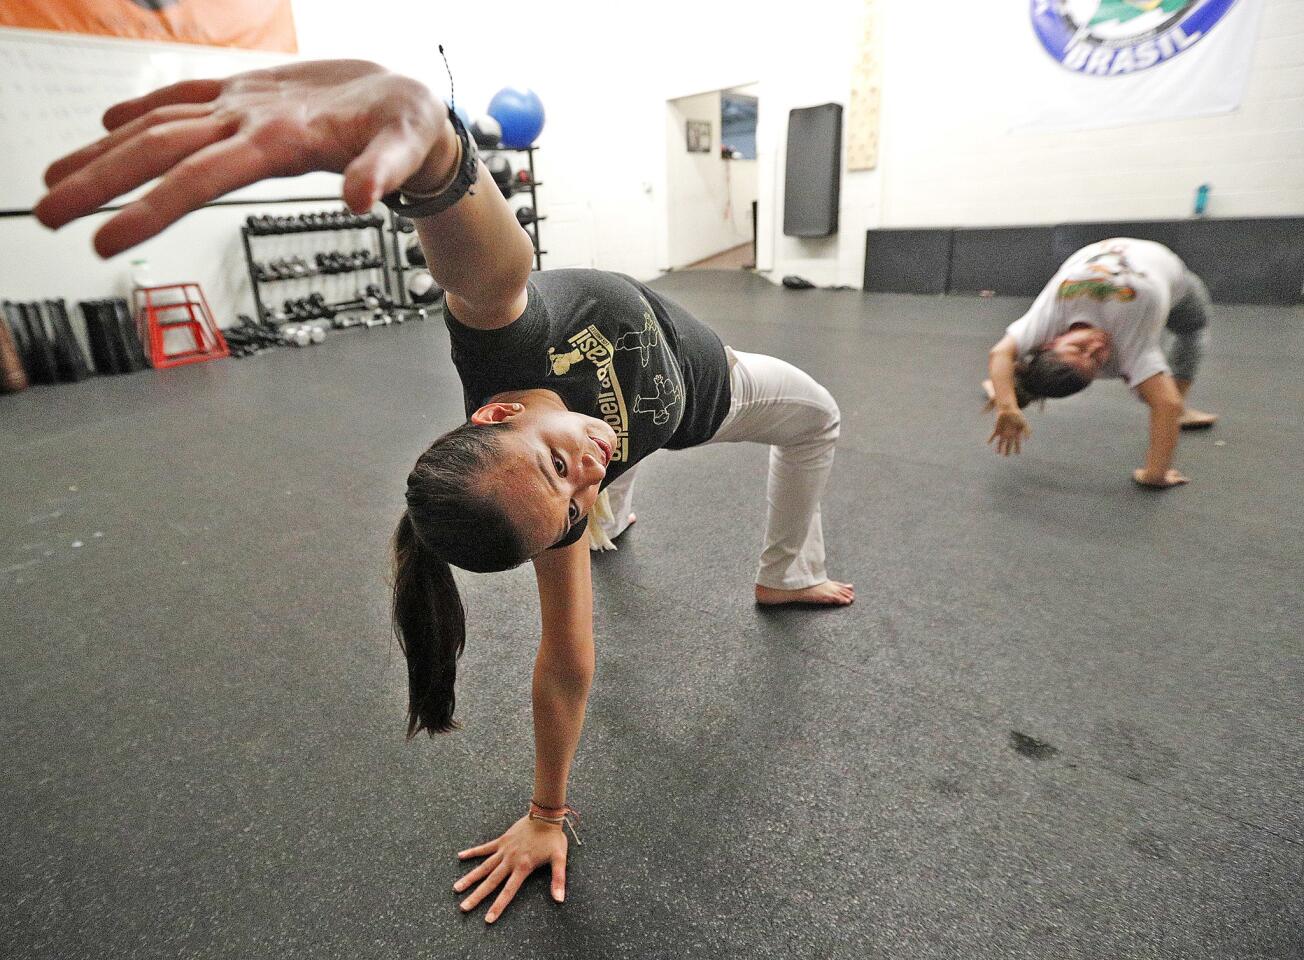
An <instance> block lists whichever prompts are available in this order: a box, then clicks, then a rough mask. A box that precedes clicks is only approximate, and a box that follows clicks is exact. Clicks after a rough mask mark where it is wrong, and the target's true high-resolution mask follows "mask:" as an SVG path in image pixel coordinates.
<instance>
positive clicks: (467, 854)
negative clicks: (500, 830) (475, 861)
mask: <svg viewBox="0 0 1304 960" xmlns="http://www.w3.org/2000/svg"><path fill="white" fill-rule="evenodd" d="M496 849H498V841H497V840H490V841H489V842H488V843H482V844H480V846H478V847H472V848H471V849H470V850H463V851H461V852H460V853H458V855H457V857H458V859H459V860H469V859H471V858H472V857H483V856H484V855H485V854H486V853H493V852H494V850H496Z"/></svg>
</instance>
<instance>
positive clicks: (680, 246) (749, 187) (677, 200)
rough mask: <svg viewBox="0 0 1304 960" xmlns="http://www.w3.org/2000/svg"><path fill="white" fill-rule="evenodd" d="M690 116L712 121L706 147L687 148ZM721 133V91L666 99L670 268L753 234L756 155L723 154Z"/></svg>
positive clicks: (668, 261)
mask: <svg viewBox="0 0 1304 960" xmlns="http://www.w3.org/2000/svg"><path fill="white" fill-rule="evenodd" d="M690 120H697V121H703V122H706V123H709V124H710V125H711V149H710V150H709V151H708V152H707V153H689V152H688V145H687V132H686V124H687V122H688V121H690ZM720 136H721V133H720V91H718V90H716V91H712V92H711V93H703V94H698V95H697V96H694V97H680V98H677V99H675V100H672V101H671V102H670V103H669V104H668V105H667V108H666V188H665V198H666V202H665V210H666V223H667V237H666V243H667V253H666V262H665V265H666V266H667V267H668V268H669V269H676V268H678V267H683V266H687V265H688V264H690V263H694V262H696V261H698V260H702V259H704V258H706V257H709V256H711V255H712V254H716V253H720V252H721V251H723V250H728V249H730V248H732V247H736V246H738V245H739V244H741V243H746V242H748V241H749V240H751V237H752V201H753V200H755V199H756V161H754V160H724V159H721V156H720Z"/></svg>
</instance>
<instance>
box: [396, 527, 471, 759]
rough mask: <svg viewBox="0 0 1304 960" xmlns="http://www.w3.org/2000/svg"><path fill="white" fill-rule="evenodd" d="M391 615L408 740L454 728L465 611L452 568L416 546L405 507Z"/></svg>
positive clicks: (463, 645)
mask: <svg viewBox="0 0 1304 960" xmlns="http://www.w3.org/2000/svg"><path fill="white" fill-rule="evenodd" d="M393 614H394V634H395V636H397V637H398V645H399V647H400V648H402V650H403V655H404V657H406V658H407V668H408V721H407V736H408V739H409V740H411V739H412V738H413V737H415V736H416V735H417V734H418V733H420V732H421V731H422V730H426V731H428V732H429V733H430V734H431V735H432V736H433V735H434V734H436V733H446V732H447V731H449V730H455V729H457V723H456V721H454V720H453V706H454V703H455V701H456V698H455V696H454V692H453V681H454V680H456V679H457V658H458V657H460V656H461V655H462V649H463V648H464V647H465V646H466V611H465V609H464V608H463V606H462V597H461V595H460V594H459V593H458V592H457V582H456V581H455V580H454V579H453V571H452V568H450V567H449V565H448V564H447V563H446V562H444V561H443V560H440V559H439V558H438V557H435V556H433V555H430V554H429V552H428V551H426V550H425V549H424V548H423V547H422V546H421V541H420V540H418V539H417V535H416V531H415V530H414V529H413V527H412V518H411V516H410V514H409V513H408V512H407V511H406V510H404V511H403V516H402V517H401V518H400V519H399V521H398V528H397V529H396V530H395V531H394V607H393Z"/></svg>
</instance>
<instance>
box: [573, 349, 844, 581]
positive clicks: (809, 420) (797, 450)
mask: <svg viewBox="0 0 1304 960" xmlns="http://www.w3.org/2000/svg"><path fill="white" fill-rule="evenodd" d="M725 354H726V356H727V357H728V359H729V385H730V388H731V390H732V393H733V396H732V399H731V400H730V402H729V413H728V414H726V416H725V418H724V422H723V423H721V424H720V428H719V429H718V430H717V431H716V432H715V436H713V437H712V438H711V439H710V440H709V441H707V442H708V443H741V442H743V441H747V442H751V443H765V444H769V446H770V473H769V479H768V481H767V484H766V500H767V502H768V508H767V511H766V517H765V541H764V548H763V549H762V551H761V559H760V564H759V567H758V569H757V573H756V582H757V583H758V584H759V585H760V586H763V587H771V588H773V589H776V590H801V589H803V588H805V587H811V586H814V585H815V584H817V583H823V582H824V581H825V580H827V579H828V574H827V572H826V571H825V568H824V529H823V526H822V524H821V522H820V498H821V497H822V496H823V495H824V486H825V484H826V483H827V482H828V478H829V471H830V470H831V469H832V468H833V450H834V446H835V445H836V443H837V439H838V429H839V423H840V415H839V413H838V405H837V403H836V402H835V401H834V399H833V397H832V395H831V394H830V393H829V392H828V391H827V390H825V389H824V388H823V387H822V386H820V385H819V384H818V383H816V382H815V380H814V379H813V378H812V377H811V376H810V375H809V374H807V373H804V372H803V371H801V370H798V369H797V368H796V367H794V366H793V365H792V364H790V363H787V362H785V361H783V360H779V359H776V358H775V357H767V356H764V355H763V354H759V353H742V352H741V351H735V350H732V349H730V348H729V347H725ZM637 474H638V467H637V465H636V466H635V467H634V468H633V469H632V470H629V471H628V472H626V473H624V474H622V475H621V477H620V478H619V479H617V480H615V481H614V482H613V483H612V484H611V486H609V487H607V489H606V490H605V491H603V492H604V494H605V496H606V498H607V504H605V505H603V506H609V510H605V509H598V510H595V511H594V514H593V515H591V516H590V517H589V523H590V524H592V523H593V522H594V521H595V520H597V521H598V523H599V525H600V530H601V533H599V532H598V531H592V532H593V533H594V536H593V537H592V538H591V545H593V546H594V548H595V549H598V548H599V547H598V545H599V544H601V543H602V541H603V540H605V541H607V543H610V540H611V539H614V538H615V537H618V536H620V534H621V533H623V532H624V530H625V527H627V526H628V525H629V514H630V510H631V508H632V505H633V495H634V479H635V476H636V475H637ZM603 534H605V536H603Z"/></svg>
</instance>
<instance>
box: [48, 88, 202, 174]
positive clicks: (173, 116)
mask: <svg viewBox="0 0 1304 960" xmlns="http://www.w3.org/2000/svg"><path fill="white" fill-rule="evenodd" d="M212 112H213V108H212V107H211V106H210V105H209V104H206V103H187V104H178V105H177V106H173V107H160V108H159V109H157V110H151V111H150V112H149V113H147V114H145V115H144V116H142V117H137V118H136V119H135V120H133V121H131V122H130V123H127V124H123V125H122V126H121V127H119V128H118V129H116V130H114V131H113V132H112V133H110V134H109V135H108V136H106V137H101V138H100V139H99V140H96V141H95V142H94V143H92V144H88V145H87V146H84V147H82V148H81V149H80V150H75V151H73V152H72V153H70V154H68V155H67V156H65V157H60V158H59V159H58V160H56V161H54V163H52V164H50V166H49V167H47V168H46V171H45V185H46V186H47V187H55V186H57V185H58V184H59V183H60V182H62V181H63V180H64V179H65V178H67V177H69V176H71V175H72V174H74V173H76V172H77V171H78V170H80V169H81V168H83V167H85V166H86V165H87V164H88V163H92V162H93V161H95V160H96V159H98V158H99V157H101V156H103V155H104V154H106V153H108V152H110V151H111V150H115V149H116V148H117V147H119V146H120V145H121V144H123V143H125V142H126V141H128V140H130V139H132V138H133V137H135V136H136V135H137V134H139V133H141V132H142V131H144V130H148V129H149V128H150V127H154V126H158V125H160V124H164V123H172V122H174V121H177V120H193V119H195V118H196V117H204V116H207V115H208V114H210V113H212Z"/></svg>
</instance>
